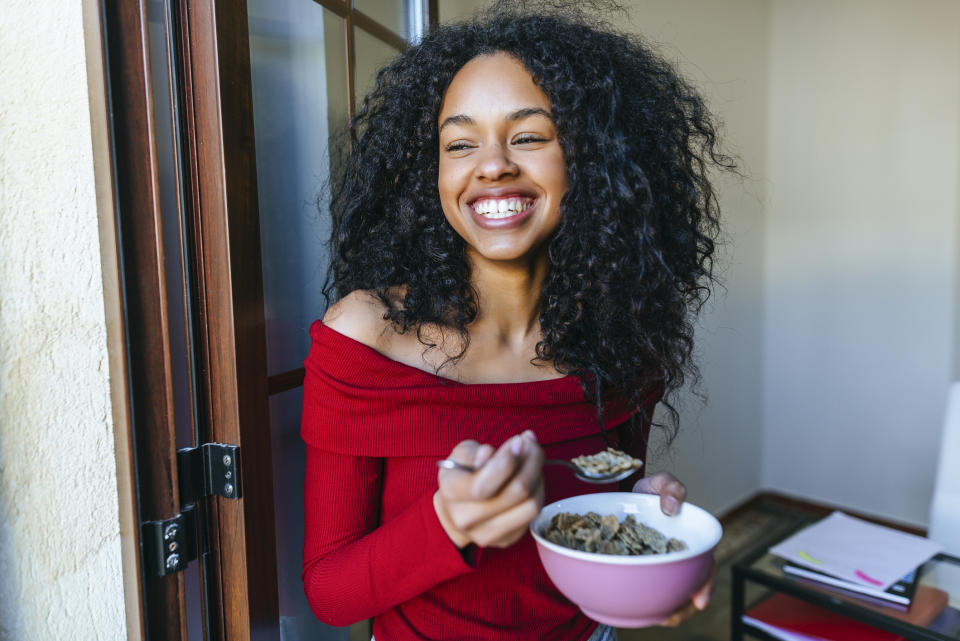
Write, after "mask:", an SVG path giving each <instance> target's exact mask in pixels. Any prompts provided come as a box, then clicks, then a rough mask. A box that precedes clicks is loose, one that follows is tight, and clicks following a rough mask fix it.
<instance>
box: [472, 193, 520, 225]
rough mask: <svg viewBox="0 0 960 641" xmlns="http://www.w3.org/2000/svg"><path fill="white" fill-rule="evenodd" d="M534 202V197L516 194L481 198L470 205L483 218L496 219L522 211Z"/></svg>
mask: <svg viewBox="0 0 960 641" xmlns="http://www.w3.org/2000/svg"><path fill="white" fill-rule="evenodd" d="M535 202H536V198H526V197H516V196H514V197H510V198H481V199H479V200H476V201H474V203H473V204H472V205H470V207H471V208H472V209H473V211H475V212H476V213H477V214H479V215H481V216H483V217H484V218H487V219H491V220H497V219H500V218H509V217H510V216H516V215H517V214H520V213H523V212H525V211H526V210H527V209H529V208H530V207H532V206H533V204H534V203H535Z"/></svg>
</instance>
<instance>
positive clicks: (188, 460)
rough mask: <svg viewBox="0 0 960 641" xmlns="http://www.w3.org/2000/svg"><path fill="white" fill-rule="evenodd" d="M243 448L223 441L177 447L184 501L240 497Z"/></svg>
mask: <svg viewBox="0 0 960 641" xmlns="http://www.w3.org/2000/svg"><path fill="white" fill-rule="evenodd" d="M239 457H240V448H239V447H237V446H236V445H224V444H222V443H204V444H203V445H201V446H200V447H187V448H184V449H182V450H178V451H177V473H178V474H179V476H180V505H187V504H189V503H196V502H197V499H200V498H203V497H204V496H214V495H216V496H222V497H223V498H225V499H238V498H240V461H239Z"/></svg>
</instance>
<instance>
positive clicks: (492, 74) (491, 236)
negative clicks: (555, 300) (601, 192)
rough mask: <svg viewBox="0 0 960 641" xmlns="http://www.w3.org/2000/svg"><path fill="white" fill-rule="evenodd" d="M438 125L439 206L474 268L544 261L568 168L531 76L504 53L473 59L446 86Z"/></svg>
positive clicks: (543, 98) (545, 103) (556, 222)
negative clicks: (487, 263) (494, 263)
mask: <svg viewBox="0 0 960 641" xmlns="http://www.w3.org/2000/svg"><path fill="white" fill-rule="evenodd" d="M491 87H496V91H491V90H490V88H491ZM439 121H440V126H439V127H438V131H439V134H440V162H439V178H438V181H437V186H438V190H439V193H440V203H441V206H442V207H443V213H444V216H446V219H447V221H448V222H449V223H450V225H451V226H452V227H453V228H454V229H455V230H456V231H457V233H458V234H460V236H461V237H462V238H463V240H464V241H465V242H466V243H467V247H468V248H467V255H468V257H469V260H470V262H471V264H472V265H473V268H474V271H476V270H477V269H480V268H481V267H480V264H481V263H482V262H483V261H484V260H495V261H518V262H519V263H526V264H525V265H518V268H519V269H529V268H530V267H531V266H532V265H531V261H533V262H541V263H545V261H546V256H545V254H544V253H543V248H544V247H545V244H546V241H547V240H548V239H549V238H550V237H551V236H552V235H553V233H554V231H555V230H556V228H557V225H559V224H560V203H561V201H562V199H563V196H564V194H565V193H566V191H567V167H566V163H565V162H564V159H563V149H562V148H561V147H560V141H559V140H558V139H557V128H556V126H555V125H554V123H553V117H552V116H551V115H550V100H549V98H547V96H546V94H544V93H543V90H541V89H540V88H539V87H537V85H536V84H535V83H534V81H533V77H531V75H530V72H529V71H527V70H526V68H525V67H524V66H523V64H522V63H521V62H520V61H519V60H517V59H516V58H514V57H512V56H509V55H507V54H504V53H495V54H490V55H484V56H479V57H477V58H474V59H473V60H471V61H470V62H468V63H467V64H466V65H464V67H463V69H461V70H460V71H459V72H458V73H457V75H456V76H454V78H453V81H451V83H450V86H449V87H448V88H447V93H446V95H445V96H444V99H443V103H442V104H441V106H440V116H439Z"/></svg>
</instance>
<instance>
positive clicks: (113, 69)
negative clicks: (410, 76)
mask: <svg viewBox="0 0 960 641" xmlns="http://www.w3.org/2000/svg"><path fill="white" fill-rule="evenodd" d="M314 1H316V2H318V3H319V4H322V5H324V6H326V7H328V8H330V7H331V6H336V7H337V8H339V9H341V11H336V13H338V15H340V16H341V17H344V18H346V22H345V27H346V29H347V38H348V40H347V49H348V52H347V53H348V58H347V59H348V65H349V67H348V74H347V78H348V83H350V84H349V85H348V88H347V89H348V90H349V89H352V83H353V73H352V65H353V60H352V53H353V50H352V27H353V26H356V27H358V28H362V29H364V30H367V31H373V32H377V33H375V35H377V34H378V33H379V31H383V32H384V34H390V32H389V30H386V28H385V27H382V26H381V25H379V24H378V23H376V22H375V21H373V20H372V19H371V18H369V17H367V16H365V15H363V14H361V13H360V12H357V11H356V10H355V9H353V8H352V2H351V3H349V4H348V3H347V2H341V1H340V0H314ZM86 2H87V3H88V4H89V6H90V10H89V12H88V15H90V16H93V17H91V18H90V22H91V24H92V25H93V27H97V28H98V35H99V49H100V52H101V53H102V61H103V64H102V75H103V86H104V90H103V95H104V99H103V103H104V111H105V112H107V113H109V123H108V126H106V127H105V129H106V131H105V132H103V138H104V139H105V140H106V143H107V145H108V147H109V151H110V162H109V167H108V168H107V169H106V170H105V172H104V173H103V175H107V176H109V182H110V188H111V189H110V194H109V195H110V196H111V198H109V199H105V200H104V201H103V202H104V203H107V205H106V207H105V210H104V211H103V212H101V216H102V217H103V219H104V223H103V224H102V225H101V229H102V230H107V231H109V232H110V233H109V234H108V238H107V240H108V241H109V240H110V238H112V239H113V240H114V241H115V243H114V244H110V243H109V242H108V243H106V245H105V249H104V251H105V252H106V253H105V254H104V257H105V258H104V262H105V264H106V263H107V262H108V261H113V264H114V265H116V266H117V267H118V269H117V271H118V272H119V273H117V278H116V281H117V285H116V286H117V291H118V295H117V298H118V299H119V300H117V301H116V306H115V307H117V308H118V310H117V315H118V316H122V329H120V330H118V331H117V335H118V336H119V339H118V341H117V342H118V343H119V344H120V345H121V346H122V348H123V349H121V350H115V352H114V354H112V355H111V358H116V359H117V360H118V361H119V364H118V366H117V367H118V369H119V372H120V374H119V375H120V376H121V377H122V378H123V379H124V382H125V384H126V385H125V386H121V387H120V389H121V390H122V391H121V392H119V395H120V396H121V397H122V400H121V399H120V398H117V397H115V398H114V405H115V406H117V405H118V403H119V404H120V405H121V406H122V408H126V409H127V411H126V412H125V415H126V416H127V417H128V418H129V420H127V421H125V422H124V424H123V425H119V426H118V427H117V428H116V429H117V431H118V434H119V436H120V438H118V444H119V445H120V446H121V448H119V449H118V459H117V460H118V479H119V480H120V482H119V485H121V489H122V488H123V487H128V489H129V491H128V493H127V495H126V496H127V499H126V502H127V503H132V504H133V505H131V506H129V507H130V509H128V510H127V512H128V513H129V514H128V517H127V521H130V523H128V525H130V526H131V528H132V530H133V531H132V532H131V533H130V537H129V539H128V542H127V543H126V547H125V550H126V553H125V559H126V560H127V563H126V564H125V568H124V571H125V572H126V573H127V575H128V576H135V577H137V579H138V581H137V583H136V585H135V586H134V588H135V589H134V590H133V591H134V592H135V594H134V595H131V594H130V591H131V588H130V586H129V583H128V585H127V586H125V587H126V589H127V600H128V630H129V633H128V637H129V638H130V639H137V638H147V639H151V640H158V639H164V640H166V639H170V640H172V641H186V639H187V628H186V611H187V609H186V603H185V595H186V591H185V587H184V575H183V573H182V572H176V573H173V574H169V575H166V576H163V577H159V576H154V575H152V574H151V572H150V571H149V569H148V564H147V563H146V562H145V561H144V560H143V559H144V552H143V550H142V546H143V542H142V541H141V540H140V532H139V527H140V524H142V523H144V522H147V521H156V520H164V519H169V518H172V517H174V516H176V515H177V514H178V513H180V511H181V510H182V508H183V506H182V505H181V504H180V497H179V492H178V491H177V488H178V487H179V479H178V473H177V465H176V460H177V452H176V448H177V442H176V433H175V424H174V411H173V410H174V408H173V405H174V403H173V397H174V391H173V386H174V381H173V377H172V371H171V369H172V368H171V362H172V359H173V358H177V357H179V358H183V354H171V346H170V325H171V317H170V313H171V312H170V310H169V309H168V308H167V303H166V301H167V300H168V295H170V293H171V291H173V290H172V289H171V288H174V289H175V290H176V291H174V293H179V294H182V295H183V296H184V297H185V299H186V303H185V304H186V305H187V307H188V309H189V314H188V316H189V318H188V323H187V325H188V327H187V333H188V338H187V340H188V342H190V343H191V345H192V348H191V349H192V353H191V356H190V361H191V367H192V368H194V369H193V372H194V377H195V379H196V384H195V389H194V390H193V393H194V398H193V401H192V402H193V404H194V406H195V411H194V417H195V423H196V424H195V425H193V429H194V432H195V433H196V434H197V437H198V440H199V441H200V442H219V443H228V444H231V445H237V446H239V447H240V456H239V464H240V476H241V479H242V488H241V491H242V495H241V498H239V499H224V498H220V497H212V498H208V499H206V500H205V502H204V505H203V508H202V509H203V511H204V512H206V517H207V518H206V521H207V527H206V540H205V541H201V542H200V546H201V547H202V549H203V550H205V557H204V568H205V582H206V586H205V587H206V595H205V596H206V599H205V607H206V608H207V611H206V612H205V616H206V618H207V620H208V621H212V622H213V624H212V626H211V627H208V628H207V634H208V637H210V638H209V639H208V641H220V640H229V641H254V640H258V641H259V640H264V641H266V640H271V641H276V640H278V639H279V604H278V594H277V590H276V585H277V550H276V534H275V528H274V527H272V524H273V523H274V495H273V477H272V475H271V474H269V473H265V472H264V470H267V471H269V470H271V469H272V455H271V438H270V421H269V405H268V403H269V397H270V394H271V393H276V392H277V391H278V390H277V387H282V388H287V387H288V386H296V385H298V384H299V383H300V381H302V370H301V371H299V372H298V371H294V372H289V373H284V374H280V375H278V376H277V377H274V380H273V381H271V380H270V379H269V378H268V372H267V354H266V331H265V328H266V323H265V317H264V296H263V278H262V265H261V255H260V230H259V212H258V202H257V170H256V150H255V145H254V131H253V122H254V121H253V99H252V88H251V73H250V44H249V35H248V24H247V9H246V0H171V6H172V13H173V16H172V18H173V19H172V20H171V22H172V23H173V24H172V27H171V36H170V38H169V44H170V45H171V49H172V52H171V54H172V58H173V66H174V67H175V69H171V74H172V77H173V85H174V86H173V91H172V92H171V98H170V99H171V113H172V114H173V115H174V119H175V122H174V137H175V138H176V139H177V146H178V151H179V153H178V154H176V158H175V161H176V162H177V164H178V167H177V171H178V176H179V180H180V189H181V192H182V194H181V196H182V197H181V199H180V203H179V211H178V214H179V216H181V217H182V219H183V221H184V224H183V235H184V236H185V239H184V245H185V251H186V252H187V253H188V256H189V261H188V265H189V267H188V272H189V273H188V274H186V275H185V278H186V281H185V283H171V282H168V280H167V278H166V275H165V272H164V261H165V256H164V245H163V234H162V229H163V225H164V224H165V221H164V220H163V212H162V211H161V207H160V199H159V189H160V187H159V167H158V160H157V156H158V154H157V144H158V143H157V140H156V135H155V129H154V117H155V116H154V109H153V95H152V89H151V88H152V86H153V85H152V84H151V77H150V69H151V65H150V46H149V42H148V38H147V33H148V24H147V4H148V0H122V1H117V0H114V1H109V0H86ZM426 4H427V9H428V17H429V19H430V21H431V22H430V24H431V25H435V20H436V2H435V0H430V1H429V2H428V3H426ZM97 23H99V24H97ZM384 34H379V35H384ZM392 37H393V38H394V39H395V38H396V36H392ZM91 95H92V94H91ZM351 98H352V94H351ZM351 115H352V114H351ZM168 215H169V212H168ZM168 222H169V221H168ZM111 247H112V248H113V249H111ZM108 254H110V255H109V256H108ZM171 259H172V258H171ZM177 288H179V289H177ZM117 351H119V352H120V355H119V356H118V355H117V354H116V352H117ZM241 364H242V366H241ZM111 372H112V373H113V374H114V375H117V372H116V371H115V370H114V369H111ZM298 379H299V380H298ZM271 382H273V385H271ZM124 444H126V446H124ZM124 448H126V449H124ZM121 450H123V451H121ZM124 452H126V454H124ZM120 477H124V478H125V479H126V481H125V482H124V478H120ZM133 488H135V490H134V489H133ZM123 500H124V499H123V496H121V502H123ZM121 511H123V507H121ZM267 524H269V525H270V527H267V526H266V525H267ZM195 562H196V561H195ZM131 566H132V569H131ZM131 602H132V604H131ZM138 605H139V606H140V607H139V608H138V607H137V606H138ZM191 641H193V640H191Z"/></svg>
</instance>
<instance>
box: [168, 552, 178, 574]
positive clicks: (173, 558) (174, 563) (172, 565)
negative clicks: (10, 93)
mask: <svg viewBox="0 0 960 641" xmlns="http://www.w3.org/2000/svg"><path fill="white" fill-rule="evenodd" d="M179 565H180V555H179V554H171V555H170V556H168V557H167V569H168V570H176V569H177V567H178V566H179Z"/></svg>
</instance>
